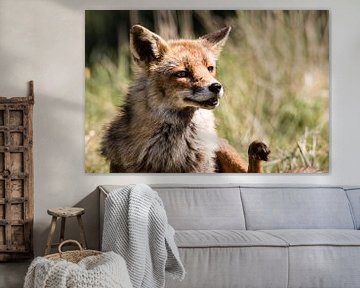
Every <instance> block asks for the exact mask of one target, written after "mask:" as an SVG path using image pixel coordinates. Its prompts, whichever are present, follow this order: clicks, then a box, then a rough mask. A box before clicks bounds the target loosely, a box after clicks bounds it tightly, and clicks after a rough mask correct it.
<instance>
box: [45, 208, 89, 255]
mask: <svg viewBox="0 0 360 288" xmlns="http://www.w3.org/2000/svg"><path fill="white" fill-rule="evenodd" d="M47 213H48V214H49V215H51V216H52V219H51V224H50V231H49V236H48V240H47V245H46V250H45V255H48V254H50V252H51V248H52V247H57V246H58V245H59V244H60V243H61V242H62V241H64V234H65V223H66V218H69V217H77V220H78V223H79V227H80V239H81V245H82V247H83V248H84V249H86V247H87V245H86V239H85V230H84V224H83V222H82V219H81V215H82V214H84V213H85V209H84V208H78V207H72V208H50V209H48V210H47ZM58 217H60V218H61V229H60V242H59V243H54V244H52V239H53V237H54V233H55V228H56V222H57V219H58Z"/></svg>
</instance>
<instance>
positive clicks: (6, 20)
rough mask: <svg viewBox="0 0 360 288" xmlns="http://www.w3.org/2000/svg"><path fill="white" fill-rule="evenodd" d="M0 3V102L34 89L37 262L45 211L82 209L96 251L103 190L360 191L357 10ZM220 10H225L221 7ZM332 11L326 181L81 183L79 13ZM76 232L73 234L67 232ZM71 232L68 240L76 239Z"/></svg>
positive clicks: (134, 178) (298, 5) (346, 2)
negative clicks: (253, 187) (275, 187)
mask: <svg viewBox="0 0 360 288" xmlns="http://www.w3.org/2000/svg"><path fill="white" fill-rule="evenodd" d="M122 2H124V1H119V0H116V1H110V0H107V1H106V0H105V1H96V0H82V1H80V0H78V1H73V0H62V1H50V0H0V95H2V96H5V95H6V96H22V95H26V91H27V85H26V83H27V81H28V80H30V79H33V80H34V81H35V89H36V96H35V113H34V122H35V123H34V126H35V131H34V134H35V135H34V159H35V235H34V241H35V250H36V253H37V254H38V253H42V252H43V249H44V242H45V239H46V236H47V231H48V230H47V229H48V225H49V221H50V218H49V216H48V215H47V214H46V208H48V207H54V206H73V205H76V204H77V205H82V206H84V207H86V209H87V214H86V215H87V217H85V222H86V232H87V236H88V239H89V242H90V244H91V246H93V247H94V246H95V245H96V241H97V236H96V225H97V218H96V205H97V196H96V195H95V193H91V192H93V191H94V189H95V188H96V187H97V185H99V184H127V183H135V182H143V183H217V184H218V183H294V184H305V183H306V184H326V185H332V184H337V185H339V184H345V185H359V184H360V168H359V162H360V152H359V151H358V150H357V149H358V148H359V147H360V129H359V128H360V89H359V84H360V29H359V28H360V1H357V0H353V1H351V0H342V1H335V0H334V1H330V0H329V1H325V0H324V1H320V0H319V1H310V0H301V1H300V0H299V1H280V0H278V1H275V0H263V1H260V0H257V1H254V0H253V1H250V0H249V1H240V0H233V1H218V0H212V1H210V0H202V1H199V0H198V1H176V2H175V1H171V2H172V4H173V5H170V4H169V3H170V1H166V0H163V1H160V0H156V1H155V0H153V1H148V2H146V1H143V2H142V1H140V0H132V1H128V2H131V3H122ZM224 3H226V4H224ZM225 7H226V8H229V9H254V8H255V9H288V8H290V9H311V8H313V9H329V10H330V11H331V12H330V21H331V90H332V91H331V172H330V173H329V174H328V175H309V176H304V175H293V176H285V175H284V176H280V175H262V176H254V175H250V176H247V175H146V174H143V175H87V174H85V173H84V153H83V152H84V77H83V71H84V29H85V27H84V10H86V9H137V8H138V9H139V8H140V9H159V8H163V9H166V8H170V9H176V8H177V9H186V8H187V9H223V8H225ZM73 227H74V226H73ZM75 232H77V231H72V235H70V236H73V235H76V234H73V233H75Z"/></svg>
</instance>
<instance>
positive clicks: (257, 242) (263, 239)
mask: <svg viewBox="0 0 360 288" xmlns="http://www.w3.org/2000/svg"><path fill="white" fill-rule="evenodd" d="M175 242H176V244H177V245H178V247H193V248H194V247H229V246H232V247H252V246H281V247H286V246H288V244H287V243H286V242H285V241H283V240H281V239H279V238H278V237H274V236H272V235H269V234H268V233H264V232H260V231H244V230H183V231H176V233H175Z"/></svg>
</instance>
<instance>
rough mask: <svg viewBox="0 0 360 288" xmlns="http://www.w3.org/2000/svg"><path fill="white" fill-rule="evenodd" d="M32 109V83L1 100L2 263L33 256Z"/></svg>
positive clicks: (0, 195) (0, 190) (0, 232)
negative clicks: (22, 93)
mask: <svg viewBox="0 0 360 288" xmlns="http://www.w3.org/2000/svg"><path fill="white" fill-rule="evenodd" d="M33 105H34V83H33V81H30V82H29V94H28V96H26V97H10V98H8V97H0V262H3V261H10V260H20V259H25V258H31V257H32V256H33V217H34V212H33V211H34V202H33V199H34V198H33V190H34V188H33V156H32V146H33V125H32V118H33V116H32V115H33Z"/></svg>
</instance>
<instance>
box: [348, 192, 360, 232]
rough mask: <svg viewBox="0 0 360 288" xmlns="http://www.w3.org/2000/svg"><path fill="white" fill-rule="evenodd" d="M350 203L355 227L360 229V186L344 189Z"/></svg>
mask: <svg viewBox="0 0 360 288" xmlns="http://www.w3.org/2000/svg"><path fill="white" fill-rule="evenodd" d="M345 192H346V194H347V196H348V198H349V201H350V205H351V209H352V212H353V216H354V222H355V226H356V229H360V188H349V189H346V190H345Z"/></svg>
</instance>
